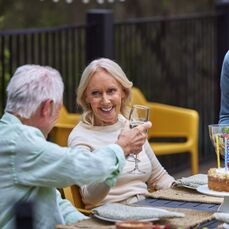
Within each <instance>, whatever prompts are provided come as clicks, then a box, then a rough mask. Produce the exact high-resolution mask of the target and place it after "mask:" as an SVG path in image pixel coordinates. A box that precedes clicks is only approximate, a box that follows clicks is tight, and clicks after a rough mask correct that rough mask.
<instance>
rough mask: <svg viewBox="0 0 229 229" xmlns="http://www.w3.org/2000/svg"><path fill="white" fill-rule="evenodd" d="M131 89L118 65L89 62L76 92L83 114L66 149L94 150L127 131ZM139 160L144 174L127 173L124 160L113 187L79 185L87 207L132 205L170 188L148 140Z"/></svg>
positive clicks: (106, 61) (128, 166)
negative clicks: (148, 195) (151, 190)
mask: <svg viewBox="0 0 229 229" xmlns="http://www.w3.org/2000/svg"><path fill="white" fill-rule="evenodd" d="M131 88H132V82H130V81H129V80H128V78H127V77H126V75H125V73H124V72H123V70H122V69H121V67H120V66H119V65H118V64H117V63H115V62H114V61H112V60H110V59H106V58H101V59H97V60H94V61H92V62H91V63H90V64H89V65H88V66H87V67H86V68H85V70H84V72H83V74H82V77H81V80H80V83H79V87H78V89H77V103H78V104H79V105H80V106H81V107H82V108H83V114H82V120H81V122H80V123H79V124H78V125H77V126H76V127H75V128H74V129H73V131H72V132H71V134H70V136H69V139H68V144H69V146H78V147H82V148H86V149H89V150H91V151H93V150H95V149H97V148H99V147H101V146H104V145H107V144H110V143H114V142H115V141H116V140H117V137H118V135H119V134H120V132H121V131H122V130H123V129H126V128H129V121H128V114H129V103H130V100H131ZM138 158H139V160H140V162H139V163H138V164H139V168H140V169H141V170H142V171H144V174H130V173H128V171H130V170H131V169H133V166H134V163H133V162H132V161H129V160H126V164H125V166H124V169H123V171H122V173H121V175H119V177H118V178H117V182H116V185H115V186H114V187H112V188H111V187H109V186H108V185H107V184H105V183H92V184H90V185H85V186H82V187H81V194H82V197H83V201H84V203H85V206H86V208H87V209H91V208H93V207H96V206H99V205H103V204H105V203H111V202H121V203H133V202H136V201H138V200H141V199H144V198H145V194H146V193H147V190H148V189H152V188H153V189H163V188H168V187H170V186H171V184H172V182H173V181H174V178H173V177H171V176H170V175H169V174H168V173H167V172H166V170H165V169H164V168H163V167H162V166H161V164H160V163H159V161H158V160H157V158H156V156H155V154H154V152H153V151H152V149H151V147H150V145H149V143H148V141H146V142H145V144H144V145H143V147H142V151H141V152H140V153H139V154H138ZM104 163H106V160H104ZM99 169H100V168H99V167H98V170H99Z"/></svg>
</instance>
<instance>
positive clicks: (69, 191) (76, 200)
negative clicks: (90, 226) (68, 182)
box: [63, 185, 91, 215]
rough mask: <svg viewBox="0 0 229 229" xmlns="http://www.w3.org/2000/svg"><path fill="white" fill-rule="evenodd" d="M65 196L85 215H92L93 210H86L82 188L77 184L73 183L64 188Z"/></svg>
mask: <svg viewBox="0 0 229 229" xmlns="http://www.w3.org/2000/svg"><path fill="white" fill-rule="evenodd" d="M63 192H64V197H65V198H66V199H67V200H69V201H70V202H71V203H72V205H73V206H75V207H76V208H77V209H78V210H79V211H80V212H81V213H83V214H85V215H90V214H91V211H90V210H86V209H85V206H84V203H83V202H82V197H81V194H80V188H79V187H78V186H77V185H72V186H68V187H65V188H63Z"/></svg>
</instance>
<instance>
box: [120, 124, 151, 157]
mask: <svg viewBox="0 0 229 229" xmlns="http://www.w3.org/2000/svg"><path fill="white" fill-rule="evenodd" d="M151 126H152V124H151V122H149V121H148V122H145V123H144V124H142V125H139V126H137V127H135V128H133V129H123V130H122V131H121V133H120V135H119V136H118V140H117V142H116V144H118V145H120V146H121V147H122V149H123V151H124V154H125V156H128V155H129V154H130V153H135V154H137V153H140V152H141V151H142V146H143V144H144V143H145V140H146V139H147V137H148V134H147V130H148V129H149V128H150V127H151Z"/></svg>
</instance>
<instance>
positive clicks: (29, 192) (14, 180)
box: [0, 113, 125, 229]
mask: <svg viewBox="0 0 229 229" xmlns="http://www.w3.org/2000/svg"><path fill="white" fill-rule="evenodd" d="M89 140H90V139H89ZM124 161H125V157H124V154H123V150H122V148H121V147H120V146H118V145H117V144H112V145H109V146H107V147H104V148H101V149H99V150H96V152H95V153H90V152H89V151H87V150H83V149H78V148H77V147H76V148H67V147H60V146H58V145H56V144H54V143H51V142H48V141H46V139H45V137H44V135H43V134H42V132H41V131H40V130H39V129H37V128H34V127H31V126H27V125H23V124H22V123H21V122H20V120H19V119H18V118H17V117H15V116H14V115H12V114H9V113H5V114H4V115H3V116H2V119H0V197H1V200H0V228H10V229H11V228H13V224H14V215H13V211H12V210H13V206H14V204H15V203H16V202H18V201H34V202H35V220H34V223H35V228H39V229H43V228H44V229H45V228H47V229H50V228H54V227H55V225H56V224H60V223H66V224H67V223H74V222H76V221H77V220H80V219H82V218H84V216H83V215H82V214H81V213H79V212H77V211H76V210H75V208H74V207H73V206H71V205H70V204H69V202H68V201H66V200H62V199H61V198H60V196H59V194H58V193H57V191H56V188H62V187H65V186H69V185H72V184H77V185H79V186H82V185H85V184H90V183H92V182H103V181H105V182H106V183H107V185H109V186H112V185H114V184H115V181H116V177H117V176H118V175H119V174H120V172H121V170H122V168H123V166H124ZM104 162H105V163H104Z"/></svg>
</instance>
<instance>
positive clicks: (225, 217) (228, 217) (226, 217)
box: [213, 212, 229, 223]
mask: <svg viewBox="0 0 229 229" xmlns="http://www.w3.org/2000/svg"><path fill="white" fill-rule="evenodd" d="M213 216H214V217H215V218H216V219H217V220H219V221H222V222H225V223H229V213H224V212H216V213H214V214H213Z"/></svg>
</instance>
